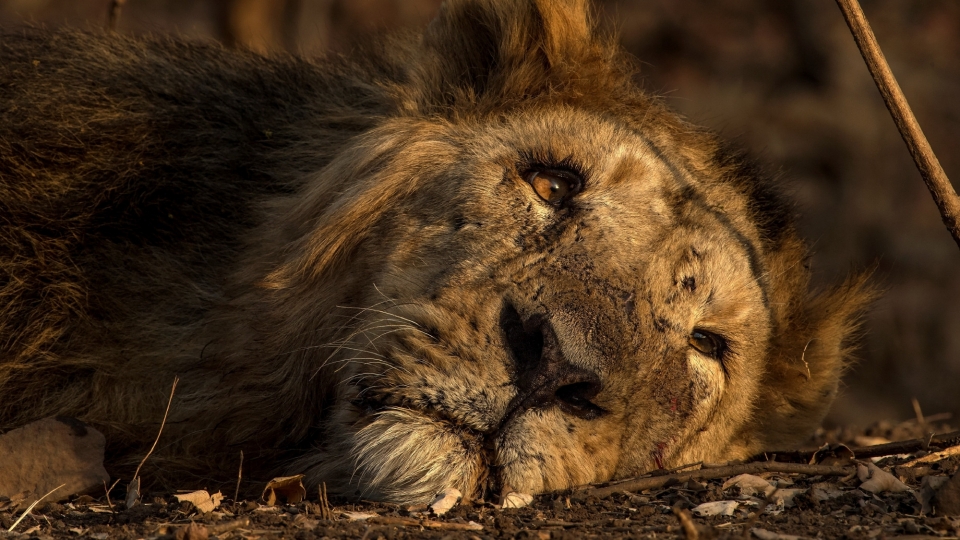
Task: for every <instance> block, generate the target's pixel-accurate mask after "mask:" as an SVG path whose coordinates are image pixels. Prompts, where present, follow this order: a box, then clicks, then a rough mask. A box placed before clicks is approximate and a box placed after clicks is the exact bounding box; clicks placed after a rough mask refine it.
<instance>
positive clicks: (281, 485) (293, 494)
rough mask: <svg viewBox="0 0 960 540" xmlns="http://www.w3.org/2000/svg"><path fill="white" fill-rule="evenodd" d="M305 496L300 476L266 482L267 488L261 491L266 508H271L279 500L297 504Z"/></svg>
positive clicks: (305, 492)
mask: <svg viewBox="0 0 960 540" xmlns="http://www.w3.org/2000/svg"><path fill="white" fill-rule="evenodd" d="M306 496H307V490H306V489H305V488H304V487H303V475H302V474H298V475H295V476H281V477H278V478H274V479H273V480H271V481H269V482H267V487H266V488H265V489H264V490H263V500H264V502H266V503H267V505H268V506H273V505H274V504H276V503H277V501H278V500H281V499H282V500H284V501H286V503H287V504H297V503H298V502H300V501H302V500H303V499H304V497H306Z"/></svg>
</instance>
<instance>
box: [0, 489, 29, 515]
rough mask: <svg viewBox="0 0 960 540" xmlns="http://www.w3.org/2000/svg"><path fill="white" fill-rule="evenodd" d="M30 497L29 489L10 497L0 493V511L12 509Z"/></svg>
mask: <svg viewBox="0 0 960 540" xmlns="http://www.w3.org/2000/svg"><path fill="white" fill-rule="evenodd" d="M29 497H30V492H29V491H21V492H20V493H17V494H16V495H14V496H12V497H4V496H3V495H0V511H2V510H7V509H13V508H17V507H18V506H20V504H21V503H23V502H24V501H26V500H27V499H28V498H29Z"/></svg>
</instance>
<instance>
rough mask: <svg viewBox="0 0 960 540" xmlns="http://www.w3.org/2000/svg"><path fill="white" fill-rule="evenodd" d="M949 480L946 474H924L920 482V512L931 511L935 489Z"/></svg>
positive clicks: (929, 512) (926, 512)
mask: <svg viewBox="0 0 960 540" xmlns="http://www.w3.org/2000/svg"><path fill="white" fill-rule="evenodd" d="M947 480H950V477H948V476H924V477H923V480H922V481H921V482H920V505H921V509H920V512H921V513H923V514H926V515H928V516H929V515H930V514H932V513H933V504H932V503H933V498H934V497H935V496H936V495H937V491H938V490H939V489H940V488H941V487H943V485H944V484H946V483H947Z"/></svg>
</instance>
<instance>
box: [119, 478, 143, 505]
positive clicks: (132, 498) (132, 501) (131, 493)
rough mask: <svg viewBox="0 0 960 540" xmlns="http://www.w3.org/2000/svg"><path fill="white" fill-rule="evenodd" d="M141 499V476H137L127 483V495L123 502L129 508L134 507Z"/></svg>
mask: <svg viewBox="0 0 960 540" xmlns="http://www.w3.org/2000/svg"><path fill="white" fill-rule="evenodd" d="M139 500H140V477H139V476H137V477H135V478H134V479H133V480H131V481H130V483H129V484H127V496H126V498H125V499H124V501H123V503H124V504H125V505H126V506H127V508H133V507H134V506H136V505H137V501H139Z"/></svg>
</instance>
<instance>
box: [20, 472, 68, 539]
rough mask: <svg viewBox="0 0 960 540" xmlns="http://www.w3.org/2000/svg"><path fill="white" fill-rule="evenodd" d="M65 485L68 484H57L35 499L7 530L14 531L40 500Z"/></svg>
mask: <svg viewBox="0 0 960 540" xmlns="http://www.w3.org/2000/svg"><path fill="white" fill-rule="evenodd" d="M65 485H66V484H60V485H59V486H57V487H55V488H53V489H51V490H50V491H48V492H47V494H46V495H44V496H43V497H40V498H39V499H37V500H35V501H33V504H31V505H30V506H28V507H27V509H26V510H24V511H23V513H22V514H20V517H18V518H17V520H16V521H14V522H13V525H11V526H10V528H9V529H7V532H13V530H14V529H16V528H17V525H19V524H20V522H21V521H23V518H25V517H27V514H29V513H30V511H31V510H33V509H34V507H36V506H37V505H38V504H40V501H42V500H44V499H46V498H47V497H49V496H50V495H53V492H54V491H56V490H58V489H60V488H62V487H63V486H65Z"/></svg>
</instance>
